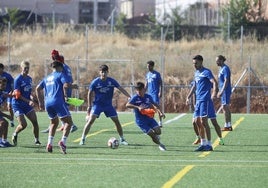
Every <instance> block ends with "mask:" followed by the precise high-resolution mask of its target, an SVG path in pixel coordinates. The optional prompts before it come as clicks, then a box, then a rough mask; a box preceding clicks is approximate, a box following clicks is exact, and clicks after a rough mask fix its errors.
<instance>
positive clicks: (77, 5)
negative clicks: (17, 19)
mask: <svg viewBox="0 0 268 188" xmlns="http://www.w3.org/2000/svg"><path fill="white" fill-rule="evenodd" d="M116 1H117V0H1V1H0V8H1V10H0V11H1V15H4V14H5V12H6V8H12V9H14V8H18V9H20V10H22V11H29V14H37V15H41V16H43V18H44V21H45V22H47V23H49V22H52V21H53V22H55V23H70V24H79V23H94V9H95V10H97V12H96V15H97V16H96V17H97V20H96V22H97V23H98V24H104V23H106V22H107V20H109V16H110V15H111V13H112V10H113V9H114V8H115V6H116ZM95 2H97V6H94V3H95Z"/></svg>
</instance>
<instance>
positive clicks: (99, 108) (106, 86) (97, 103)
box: [79, 65, 130, 145]
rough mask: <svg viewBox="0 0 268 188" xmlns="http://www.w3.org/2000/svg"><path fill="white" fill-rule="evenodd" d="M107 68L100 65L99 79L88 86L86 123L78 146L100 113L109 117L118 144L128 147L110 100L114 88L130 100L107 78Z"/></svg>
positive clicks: (119, 87)
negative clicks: (114, 128)
mask: <svg viewBox="0 0 268 188" xmlns="http://www.w3.org/2000/svg"><path fill="white" fill-rule="evenodd" d="M108 73H109V68H108V66H107V65H101V66H100V67H99V75H100V76H99V77H97V78H95V79H94V80H93V81H92V82H91V84H90V85H89V91H88V96H87V99H88V109H87V123H86V124H85V126H84V130H83V134H82V137H81V141H80V143H79V144H80V145H84V144H85V139H86V136H87V134H88V132H89V130H90V128H91V126H92V124H93V123H94V121H95V120H96V118H98V117H99V116H100V114H101V113H102V112H104V114H105V115H106V117H110V118H111V119H112V121H113V122H114V124H115V126H116V129H117V132H118V134H119V136H120V144H122V145H128V143H127V141H126V140H125V139H124V136H123V129H122V126H121V123H120V121H119V118H118V115H117V112H116V110H115V108H114V107H113V105H112V99H113V94H114V88H117V89H118V90H119V91H121V92H122V93H123V94H124V95H125V96H127V97H128V98H130V95H129V94H128V92H127V91H126V90H125V89H124V88H122V87H121V86H120V84H119V83H118V82H117V81H116V80H115V79H113V78H111V77H108ZM93 95H94V96H95V97H94V101H92V100H93Z"/></svg>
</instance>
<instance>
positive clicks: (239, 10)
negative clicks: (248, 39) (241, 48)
mask: <svg viewBox="0 0 268 188" xmlns="http://www.w3.org/2000/svg"><path fill="white" fill-rule="evenodd" d="M263 7H264V4H263V3H262V0H230V3H229V4H227V5H226V6H224V7H223V9H222V11H223V18H224V22H223V24H222V29H223V32H224V36H225V38H226V37H227V34H228V26H229V29H230V38H233V39H235V38H238V37H239V36H240V28H241V26H244V27H246V26H248V25H249V24H250V23H252V22H256V21H260V20H264V11H265V9H264V8H263ZM228 19H230V22H229V23H228Z"/></svg>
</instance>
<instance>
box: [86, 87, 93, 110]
mask: <svg viewBox="0 0 268 188" xmlns="http://www.w3.org/2000/svg"><path fill="white" fill-rule="evenodd" d="M93 95H94V91H93V90H91V89H89V90H88V92H87V113H88V115H89V114H90V111H91V108H92V103H93Z"/></svg>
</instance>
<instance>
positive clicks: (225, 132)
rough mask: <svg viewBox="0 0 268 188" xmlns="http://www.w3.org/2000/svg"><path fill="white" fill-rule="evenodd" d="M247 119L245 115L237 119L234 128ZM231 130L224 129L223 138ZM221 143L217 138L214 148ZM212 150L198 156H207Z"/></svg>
mask: <svg viewBox="0 0 268 188" xmlns="http://www.w3.org/2000/svg"><path fill="white" fill-rule="evenodd" d="M244 119H245V117H241V118H239V120H237V121H236V122H235V123H234V124H233V125H232V127H233V129H235V128H236V127H237V126H238V125H239V124H240V123H241V122H242V121H243V120H244ZM229 132H230V131H223V132H222V138H225V137H226V136H227V134H229ZM218 145H219V140H218V139H216V140H215V141H214V143H213V144H212V146H213V148H215V147H217V146H218ZM210 152H211V151H205V152H202V153H201V154H200V155H199V156H198V157H206V156H207V155H208V154H210Z"/></svg>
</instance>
